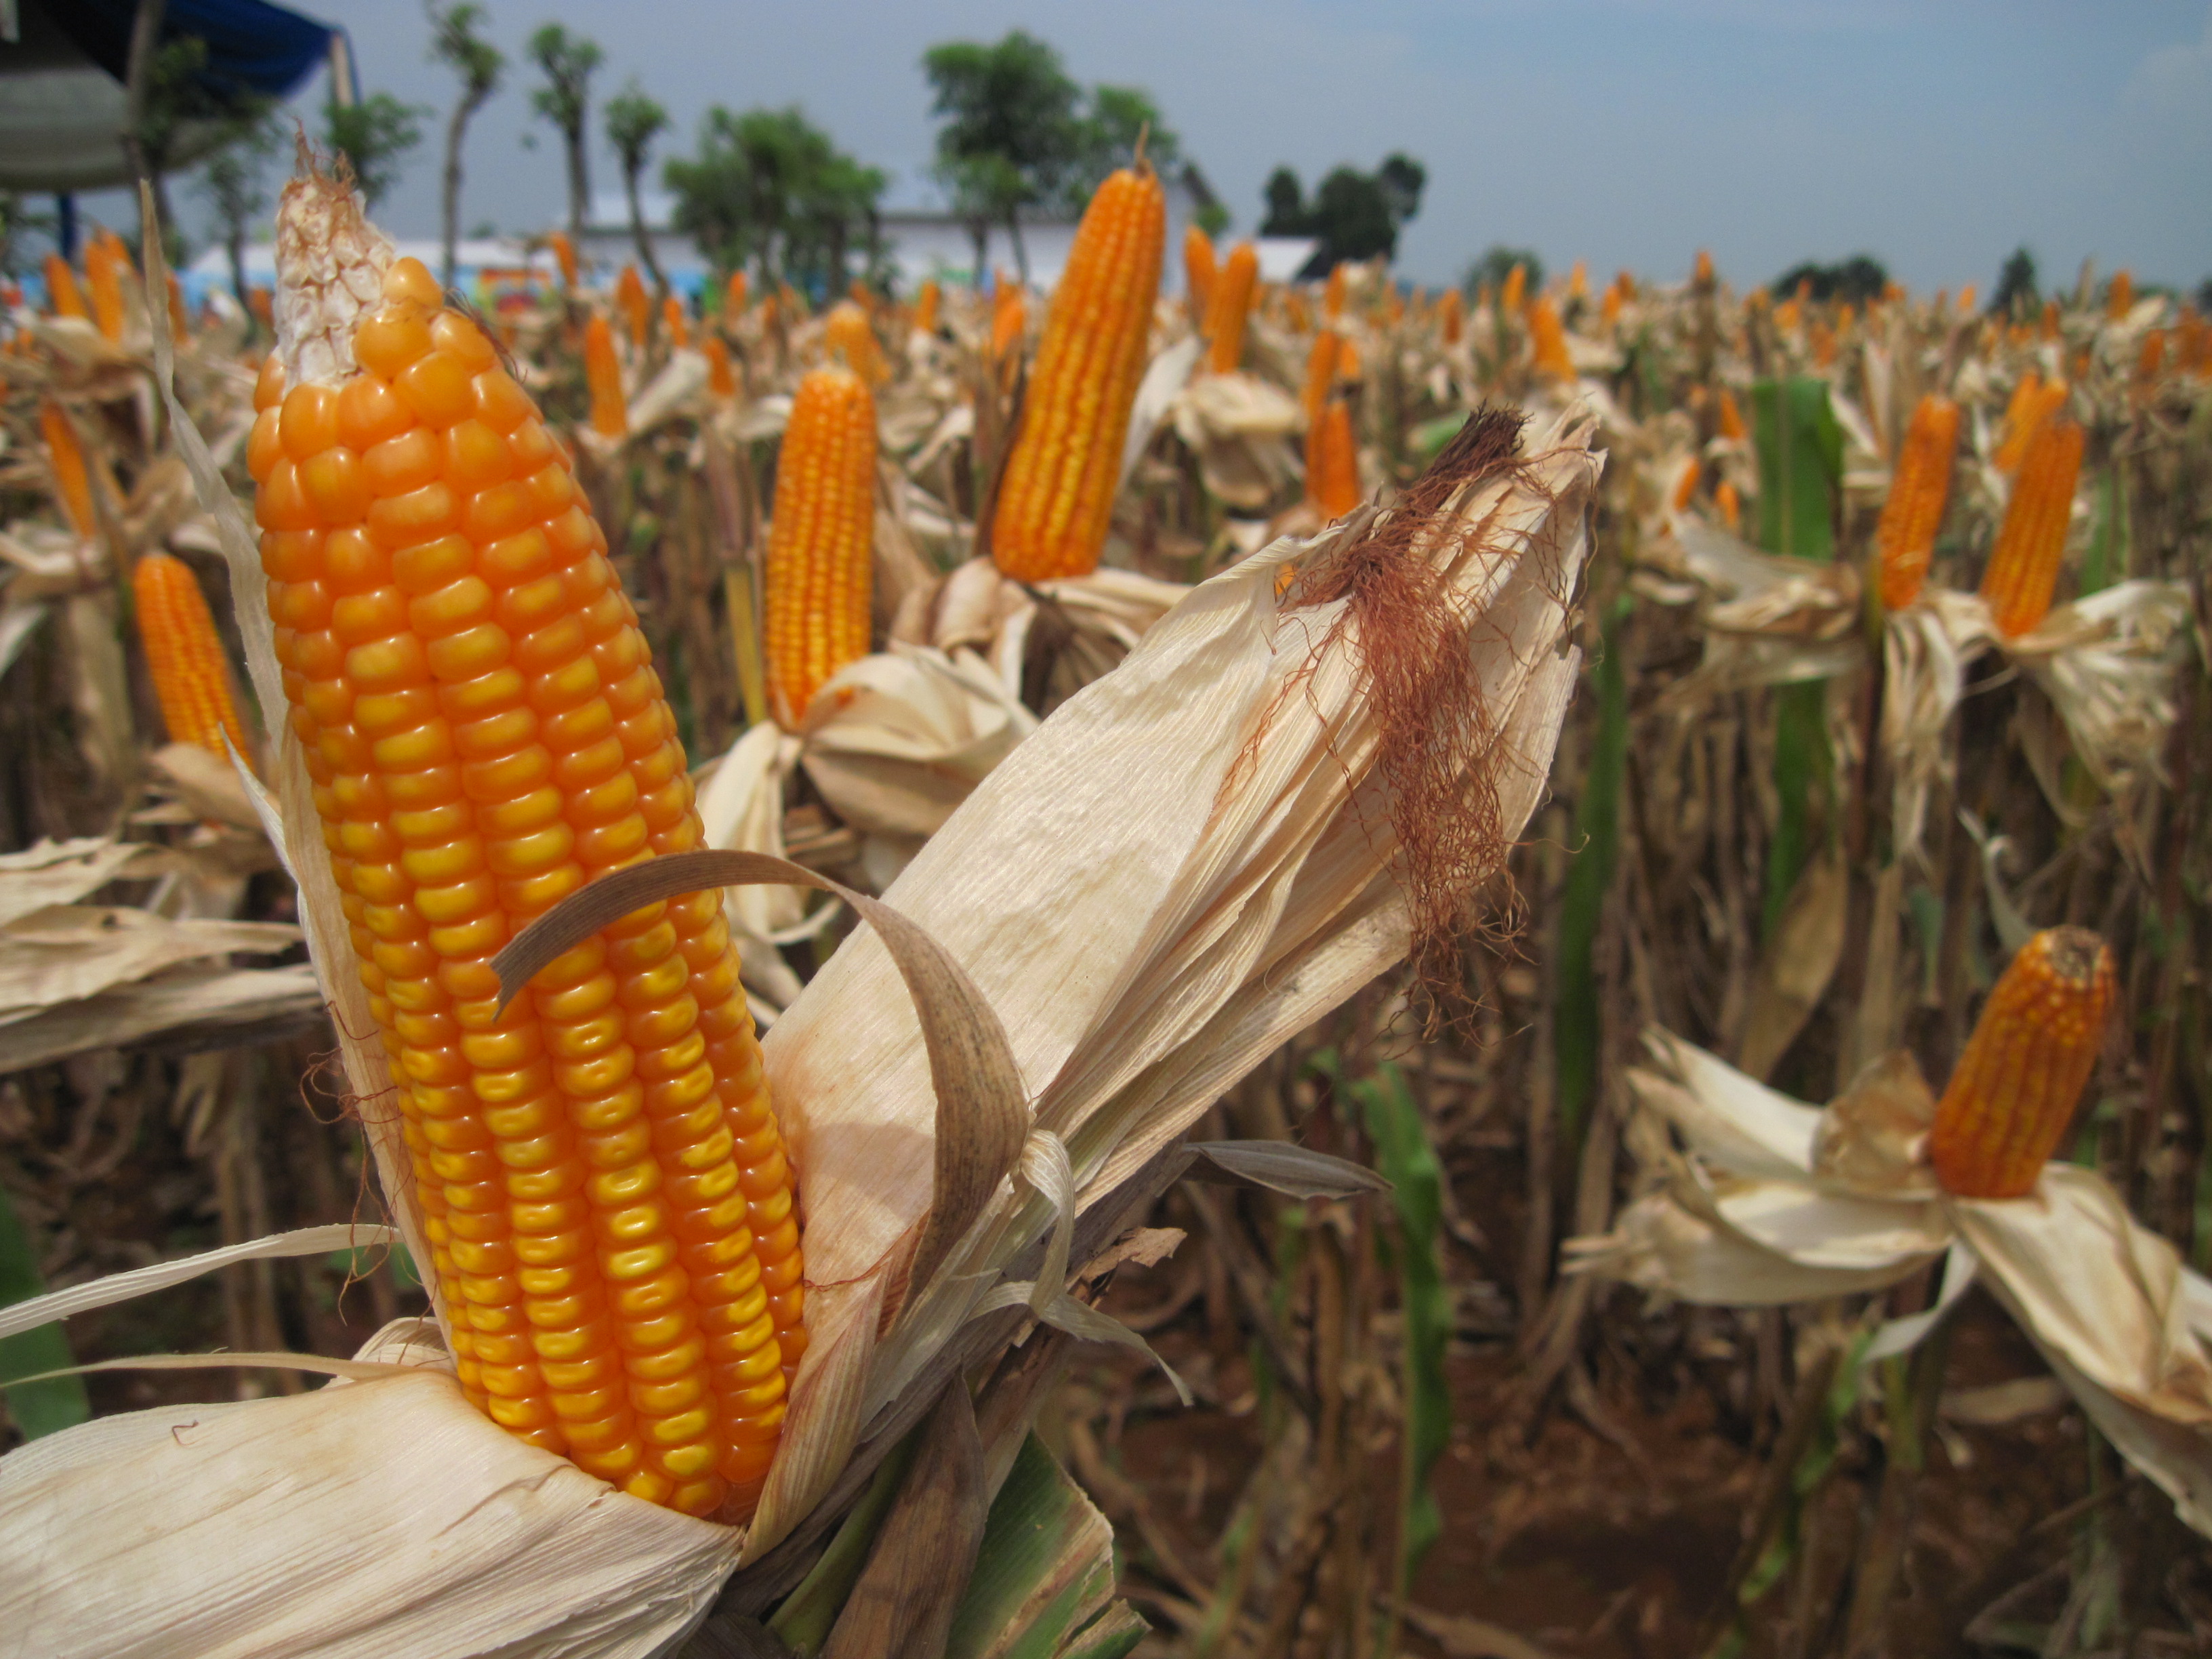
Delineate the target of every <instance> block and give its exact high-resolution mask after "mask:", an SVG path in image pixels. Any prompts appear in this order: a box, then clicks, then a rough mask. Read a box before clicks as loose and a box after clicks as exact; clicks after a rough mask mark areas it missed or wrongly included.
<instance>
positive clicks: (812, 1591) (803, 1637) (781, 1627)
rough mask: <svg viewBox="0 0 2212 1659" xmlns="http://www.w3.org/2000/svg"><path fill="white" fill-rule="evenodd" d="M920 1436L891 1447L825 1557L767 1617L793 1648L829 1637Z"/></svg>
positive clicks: (807, 1648) (817, 1648)
mask: <svg viewBox="0 0 2212 1659" xmlns="http://www.w3.org/2000/svg"><path fill="white" fill-rule="evenodd" d="M920 1441H921V1430H920V1429H916V1430H915V1431H914V1432H913V1433H911V1434H909V1435H908V1436H907V1437H906V1438H905V1439H903V1440H902V1441H901V1442H899V1443H898V1444H897V1445H896V1446H894V1447H893V1448H891V1451H890V1455H889V1456H888V1457H886V1458H884V1461H883V1462H882V1464H881V1465H880V1466H879V1467H878V1468H877V1470H876V1474H875V1478H874V1479H873V1480H871V1481H869V1482H868V1489H867V1490H866V1492H862V1493H861V1494H860V1502H859V1503H857V1504H854V1505H853V1510H852V1513H850V1514H849V1515H848V1516H846V1517H845V1519H844V1522H843V1523H842V1525H841V1526H839V1527H838V1528H837V1533H836V1536H835V1537H834V1538H832V1539H831V1540H830V1541H829V1548H827V1549H825V1550H823V1552H822V1559H820V1560H818V1561H817V1562H816V1563H815V1564H814V1565H813V1568H812V1569H811V1571H809V1572H808V1573H807V1575H806V1577H804V1578H802V1579H801V1580H799V1588H798V1589H795V1590H793V1591H792V1593H791V1594H790V1595H787V1596H786V1597H785V1598H784V1601H783V1605H782V1606H781V1607H778V1608H777V1609H776V1610H775V1618H773V1619H771V1620H769V1621H768V1627H769V1630H771V1631H773V1632H775V1634H776V1635H777V1636H778V1637H780V1638H782V1640H783V1642H784V1643H785V1644H786V1645H787V1646H788V1647H789V1648H790V1649H791V1650H792V1651H793V1652H794V1653H799V1654H808V1653H819V1652H821V1651H822V1649H823V1644H825V1643H827V1642H828V1641H829V1630H830V1627H831V1626H834V1625H835V1624H836V1622H837V1615H838V1614H839V1613H842V1612H843V1611H844V1607H845V1598H846V1597H847V1596H848V1595H851V1594H852V1591H853V1584H854V1580H856V1579H858V1578H859V1577H860V1569H861V1568H862V1567H865V1566H866V1565H868V1551H869V1549H870V1548H871V1547H873V1545H874V1543H875V1541H876V1534H877V1533H878V1531H879V1530H880V1529H881V1528H882V1527H883V1524H884V1516H885V1515H886V1514H888V1513H889V1512H890V1507H891V1500H892V1499H893V1498H896V1497H897V1496H898V1489H899V1483H900V1482H901V1481H902V1480H905V1479H906V1472H907V1468H908V1465H910V1464H911V1463H912V1462H914V1452H915V1446H916V1445H917V1444H918V1443H920Z"/></svg>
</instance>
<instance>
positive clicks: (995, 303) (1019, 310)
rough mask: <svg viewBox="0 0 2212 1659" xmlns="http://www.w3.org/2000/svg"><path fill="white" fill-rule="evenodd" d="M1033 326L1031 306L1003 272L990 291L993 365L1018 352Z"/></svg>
mask: <svg viewBox="0 0 2212 1659" xmlns="http://www.w3.org/2000/svg"><path fill="white" fill-rule="evenodd" d="M1029 325H1030V307H1029V302H1028V301H1026V300H1024V298H1023V297H1022V290H1021V289H1020V288H1019V287H1018V286H1017V285H1016V284H1015V283H1014V282H1013V281H1012V279H1011V278H1009V277H1007V276H1006V275H1005V274H1004V273H1003V272H1001V273H1000V278H999V283H998V285H997V286H996V287H995V288H994V289H992V291H991V361H992V362H1005V361H1006V356H1007V355H1008V354H1009V353H1010V352H1012V351H1013V350H1015V349H1017V348H1018V347H1019V346H1020V344H1021V343H1022V336H1023V334H1024V333H1025V332H1026V331H1028V329H1029Z"/></svg>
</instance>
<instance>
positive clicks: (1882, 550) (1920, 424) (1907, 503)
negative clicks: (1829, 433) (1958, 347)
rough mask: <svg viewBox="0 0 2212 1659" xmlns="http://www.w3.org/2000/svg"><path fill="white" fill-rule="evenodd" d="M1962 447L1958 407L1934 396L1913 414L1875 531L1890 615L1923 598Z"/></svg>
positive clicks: (1883, 600)
mask: <svg viewBox="0 0 2212 1659" xmlns="http://www.w3.org/2000/svg"><path fill="white" fill-rule="evenodd" d="M1958 445H1959V405H1958V404H1954V403H1953V402H1952V401H1951V400H1950V399H1949V398H1944V397H1939V396H1938V395H1937V394H1936V393H1935V392H1929V393H1928V394H1927V395H1925V396H1924V397H1923V398H1921V399H1920V402H1919V403H1918V404H1917V405H1915V407H1914V409H1913V410H1912V421H1911V424H1910V425H1909V426H1907V427H1906V428H1905V444H1904V447H1902V448H1901V449H1900V450H1899V453H1898V457H1897V471H1896V473H1895V475H1894V476H1893V477H1892V478H1891V480H1890V484H1889V498H1888V499H1887V501H1884V502H1883V503H1882V506H1881V525H1880V526H1878V527H1877V528H1876V529H1875V538H1874V539H1875V557H1876V559H1877V560H1878V565H1877V568H1878V569H1879V571H1880V573H1881V605H1882V609H1883V610H1885V611H1902V610H1904V609H1905V607H1906V606H1907V605H1911V603H1912V602H1913V601H1914V600H1915V599H1918V598H1919V597H1920V588H1921V585H1922V584H1923V582H1925V581H1926V580H1928V561H1929V556H1931V555H1932V554H1933V553H1934V552H1935V550H1936V532H1937V531H1938V530H1940V529H1941V528H1942V525H1943V507H1944V504H1945V502H1946V501H1948V499H1949V498H1950V493H1951V456H1952V452H1953V451H1954V450H1955V449H1956V448H1957V447H1958Z"/></svg>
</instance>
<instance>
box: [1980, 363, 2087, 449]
mask: <svg viewBox="0 0 2212 1659" xmlns="http://www.w3.org/2000/svg"><path fill="white" fill-rule="evenodd" d="M2071 392H2072V388H2070V387H2069V386H2068V385H2067V384H2066V382H2065V381H2063V380H2052V381H2050V382H2048V383H2047V384H2046V383H2045V380H2044V379H2043V377H2042V376H2041V375H2039V374H2037V373H2036V372H2035V371H2034V370H2033V369H2030V370H2028V372H2027V374H2023V375H2022V376H2021V381H2020V384H2019V385H2018V386H2015V387H2014V388H2013V393H2012V400H2011V401H2010V402H2009V403H2008V404H2006V405H2005V435H2004V441H2003V442H2002V443H2001V444H1999V445H1998V446H1997V453H1996V466H1997V471H2000V472H2014V471H2018V470H2019V468H2020V464H2021V460H2022V459H2024V458H2025V457H2026V456H2027V447H2028V446H2029V445H2030V444H2032V443H2033V442H2034V441H2035V435H2036V434H2037V433H2038V432H2039V431H2041V430H2042V429H2043V427H2044V424H2045V422H2048V421H2049V420H2051V417H2052V416H2056V415H2057V413H2058V412H2059V411H2060V410H2063V409H2064V408H2065V407H2066V400H2067V398H2068V397H2069V396H2070V395H2071Z"/></svg>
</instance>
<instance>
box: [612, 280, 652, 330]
mask: <svg viewBox="0 0 2212 1659" xmlns="http://www.w3.org/2000/svg"><path fill="white" fill-rule="evenodd" d="M615 303H616V304H617V305H618V306H620V307H622V313H623V325H624V326H625V327H627V328H628V329H629V343H630V344H632V345H633V346H635V347H636V348H637V349H639V350H641V351H642V350H643V349H645V337H646V334H647V331H648V330H650V329H651V328H652V326H653V301H651V300H650V299H648V298H647V296H646V292H645V279H644V278H643V277H642V276H639V275H638V274H637V267H636V266H635V265H624V266H623V268H622V275H621V276H617V278H615Z"/></svg>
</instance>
